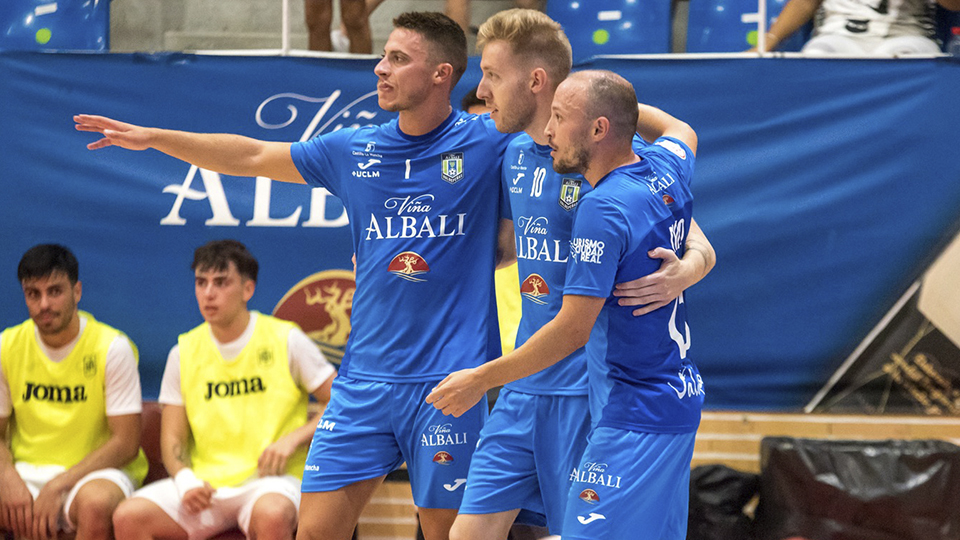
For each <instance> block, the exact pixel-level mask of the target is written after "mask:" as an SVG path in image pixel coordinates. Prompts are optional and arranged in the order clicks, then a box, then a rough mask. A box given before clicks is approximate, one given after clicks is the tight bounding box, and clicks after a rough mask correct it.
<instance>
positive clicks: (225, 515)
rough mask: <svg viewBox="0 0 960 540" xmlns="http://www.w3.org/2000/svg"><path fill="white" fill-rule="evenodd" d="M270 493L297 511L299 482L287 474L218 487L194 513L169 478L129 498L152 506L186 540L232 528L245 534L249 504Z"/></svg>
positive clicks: (250, 509) (142, 489) (208, 535)
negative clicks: (207, 503)
mask: <svg viewBox="0 0 960 540" xmlns="http://www.w3.org/2000/svg"><path fill="white" fill-rule="evenodd" d="M270 493H277V494H280V495H283V496H284V497H286V498H288V499H290V502H291V503H293V507H294V508H295V509H299V508H300V480H298V479H297V478H295V477H293V476H290V475H287V476H267V477H265V478H256V479H254V480H250V481H248V482H246V483H244V484H241V485H239V486H237V487H222V488H219V489H217V491H216V492H214V494H213V499H212V500H211V504H210V507H209V508H207V509H206V510H203V511H201V512H199V513H196V514H190V513H188V512H187V511H186V510H185V509H184V508H183V507H182V506H181V504H180V494H179V493H177V487H176V485H174V483H173V479H172V478H165V479H163V480H158V481H157V482H154V483H152V484H150V485H148V486H145V487H143V488H141V489H138V490H137V491H136V492H135V493H134V494H133V497H142V498H144V499H147V500H148V501H150V502H152V503H154V504H156V505H157V506H159V507H160V509H161V510H163V511H164V512H165V513H166V514H167V515H168V516H170V517H171V518H172V519H173V520H174V521H176V522H177V525H180V527H182V528H183V530H184V531H186V532H187V536H188V537H189V538H190V540H198V539H204V538H209V537H211V536H215V535H217V534H219V533H221V532H223V531H227V530H230V529H232V528H234V527H240V530H242V531H243V533H244V534H247V531H248V530H249V529H250V515H251V514H252V513H253V505H254V504H256V502H257V500H258V499H259V498H260V497H262V496H264V495H267V494H270Z"/></svg>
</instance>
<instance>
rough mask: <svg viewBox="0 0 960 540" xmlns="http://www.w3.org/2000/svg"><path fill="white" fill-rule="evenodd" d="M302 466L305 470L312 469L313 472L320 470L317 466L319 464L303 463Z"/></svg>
mask: <svg viewBox="0 0 960 540" xmlns="http://www.w3.org/2000/svg"><path fill="white" fill-rule="evenodd" d="M303 468H304V470H307V471H313V472H319V471H320V467H319V466H317V465H310V464H309V463H308V464H307V465H305V466H304V467H303Z"/></svg>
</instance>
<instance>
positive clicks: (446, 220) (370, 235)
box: [364, 193, 467, 240]
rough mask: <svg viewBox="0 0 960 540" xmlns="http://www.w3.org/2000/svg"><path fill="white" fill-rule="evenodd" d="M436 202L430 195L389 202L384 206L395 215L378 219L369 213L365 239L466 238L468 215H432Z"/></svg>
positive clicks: (395, 199) (402, 198)
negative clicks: (434, 202)
mask: <svg viewBox="0 0 960 540" xmlns="http://www.w3.org/2000/svg"><path fill="white" fill-rule="evenodd" d="M434 200H435V197H434V196H433V195H432V194H430V193H424V194H421V195H416V196H413V195H408V196H406V197H391V198H389V199H387V200H386V201H384V203H383V207H384V208H385V209H386V210H387V211H388V213H395V215H385V216H381V217H379V218H378V217H377V214H373V213H372V214H370V222H369V224H368V225H367V228H366V231H367V235H366V237H365V238H364V240H395V239H398V238H399V239H408V238H443V237H452V236H464V235H465V234H466V233H465V232H464V230H465V229H466V222H467V214H456V215H454V216H450V215H447V214H439V215H436V214H434V213H433V201H434Z"/></svg>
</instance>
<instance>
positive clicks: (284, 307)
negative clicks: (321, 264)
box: [273, 270, 357, 364]
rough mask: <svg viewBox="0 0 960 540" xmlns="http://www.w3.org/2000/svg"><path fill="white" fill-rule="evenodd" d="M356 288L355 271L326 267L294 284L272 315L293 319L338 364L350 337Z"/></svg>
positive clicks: (325, 354)
mask: <svg viewBox="0 0 960 540" xmlns="http://www.w3.org/2000/svg"><path fill="white" fill-rule="evenodd" d="M356 289H357V283H356V281H354V276H353V272H351V271H349V270H325V271H323V272H317V273H316V274H313V275H311V276H309V277H307V278H304V279H303V280H301V281H300V283H297V284H296V285H294V286H293V287H292V288H291V289H290V290H289V291H287V294H285V295H284V296H283V298H281V299H280V301H279V302H277V305H276V307H274V308H273V316H274V317H277V318H280V319H284V320H288V321H293V322H295V323H297V324H298V325H300V328H301V329H303V331H304V332H305V333H306V334H307V336H309V337H310V339H312V340H313V341H314V343H316V344H317V346H318V347H320V350H322V351H323V354H324V356H326V357H327V358H328V359H329V360H330V361H332V362H334V363H337V364H339V363H340V360H341V359H342V358H343V352H344V349H345V348H346V346H347V338H348V337H349V336H350V313H351V312H352V309H353V293H354V291H355V290H356Z"/></svg>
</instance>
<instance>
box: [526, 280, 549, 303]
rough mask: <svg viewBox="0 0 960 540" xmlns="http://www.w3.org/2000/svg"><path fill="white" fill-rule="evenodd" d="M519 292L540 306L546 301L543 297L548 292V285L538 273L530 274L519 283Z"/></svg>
mask: <svg viewBox="0 0 960 540" xmlns="http://www.w3.org/2000/svg"><path fill="white" fill-rule="evenodd" d="M520 294H522V295H523V296H524V298H526V299H528V300H530V301H531V302H535V303H537V304H540V305H541V306H542V305H544V304H546V303H547V301H546V300H544V299H543V297H544V296H547V295H548V294H550V287H548V286H547V282H546V280H544V279H543V277H541V276H540V274H530V275H529V276H527V279H525V280H523V283H521V284H520Z"/></svg>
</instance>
